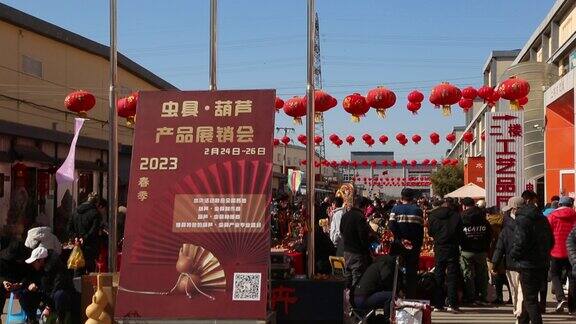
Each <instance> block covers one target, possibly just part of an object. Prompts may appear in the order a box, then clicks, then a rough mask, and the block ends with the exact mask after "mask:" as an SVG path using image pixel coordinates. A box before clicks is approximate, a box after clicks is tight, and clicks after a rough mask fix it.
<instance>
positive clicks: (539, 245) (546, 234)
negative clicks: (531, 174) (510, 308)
mask: <svg viewBox="0 0 576 324" xmlns="http://www.w3.org/2000/svg"><path fill="white" fill-rule="evenodd" d="M553 246H554V236H553V235H552V229H551V228H550V224H549V223H548V220H547V219H546V217H544V215H542V212H541V211H540V209H539V208H538V206H536V204H534V203H533V200H529V201H528V204H527V205H524V206H522V207H520V208H519V209H518V211H517V212H516V230H515V231H514V238H513V240H512V250H511V251H510V254H511V256H512V259H513V260H514V261H515V262H516V264H517V266H518V268H519V270H520V271H519V272H520V285H521V286H522V295H523V297H524V300H523V302H522V309H523V310H525V312H523V313H522V314H521V315H520V318H519V319H518V320H519V321H520V323H533V324H540V323H542V309H541V306H540V302H539V300H538V295H539V294H540V290H541V289H542V287H543V284H544V283H546V284H547V282H548V280H547V279H548V268H549V266H550V251H551V250H552V247H553Z"/></svg>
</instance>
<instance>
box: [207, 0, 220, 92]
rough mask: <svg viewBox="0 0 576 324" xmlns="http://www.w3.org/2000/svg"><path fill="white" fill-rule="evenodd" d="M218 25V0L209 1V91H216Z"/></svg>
mask: <svg viewBox="0 0 576 324" xmlns="http://www.w3.org/2000/svg"><path fill="white" fill-rule="evenodd" d="M217 25H218V0H210V87H209V89H210V90H216V89H217V82H216V45H217V32H218V30H217Z"/></svg>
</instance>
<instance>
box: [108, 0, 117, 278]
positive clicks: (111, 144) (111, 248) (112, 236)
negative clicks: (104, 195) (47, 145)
mask: <svg viewBox="0 0 576 324" xmlns="http://www.w3.org/2000/svg"><path fill="white" fill-rule="evenodd" d="M116 7H117V5H116V0H110V93H109V96H108V102H109V110H108V126H109V129H110V133H109V138H108V219H109V226H110V228H109V234H108V268H109V271H110V272H116V244H117V241H116V234H117V233H116V221H117V219H116V217H117V213H118V207H117V205H118V191H117V189H118V123H117V119H116V84H117V82H118V78H117V61H116V59H117V57H116V54H117V49H116V45H117V44H116V34H117V31H116V27H117V26H116V18H117V8H116Z"/></svg>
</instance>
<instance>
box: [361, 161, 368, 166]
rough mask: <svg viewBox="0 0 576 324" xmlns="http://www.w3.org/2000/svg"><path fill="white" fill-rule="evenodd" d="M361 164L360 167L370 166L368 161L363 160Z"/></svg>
mask: <svg viewBox="0 0 576 324" xmlns="http://www.w3.org/2000/svg"><path fill="white" fill-rule="evenodd" d="M361 164H362V166H365V167H367V166H368V165H370V162H368V161H366V160H364V161H362V163H361Z"/></svg>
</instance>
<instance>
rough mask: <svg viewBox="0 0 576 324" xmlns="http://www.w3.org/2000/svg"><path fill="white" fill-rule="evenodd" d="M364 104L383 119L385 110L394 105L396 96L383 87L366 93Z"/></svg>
mask: <svg viewBox="0 0 576 324" xmlns="http://www.w3.org/2000/svg"><path fill="white" fill-rule="evenodd" d="M366 102H367V103H368V105H369V106H370V107H372V108H374V109H376V111H377V112H378V116H380V117H381V118H384V117H385V116H386V109H388V108H390V107H392V106H394V104H395V103H396V94H395V93H394V92H392V91H391V90H389V89H387V88H384V87H378V88H374V89H372V90H370V91H368V94H367V95H366Z"/></svg>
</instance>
